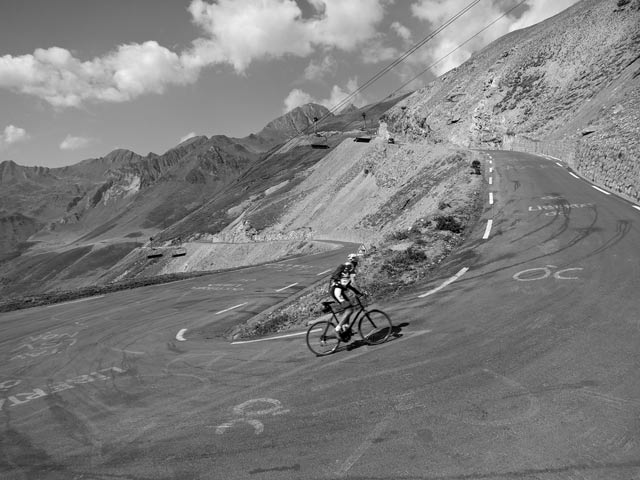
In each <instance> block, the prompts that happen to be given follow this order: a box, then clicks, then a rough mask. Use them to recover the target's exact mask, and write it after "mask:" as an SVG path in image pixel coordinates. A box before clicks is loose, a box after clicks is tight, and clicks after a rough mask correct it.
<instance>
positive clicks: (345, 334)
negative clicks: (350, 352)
mask: <svg viewBox="0 0 640 480" xmlns="http://www.w3.org/2000/svg"><path fill="white" fill-rule="evenodd" d="M351 335H352V333H351V329H350V328H347V329H346V330H343V331H342V332H340V333H338V338H340V340H341V341H342V342H348V341H349V340H351Z"/></svg>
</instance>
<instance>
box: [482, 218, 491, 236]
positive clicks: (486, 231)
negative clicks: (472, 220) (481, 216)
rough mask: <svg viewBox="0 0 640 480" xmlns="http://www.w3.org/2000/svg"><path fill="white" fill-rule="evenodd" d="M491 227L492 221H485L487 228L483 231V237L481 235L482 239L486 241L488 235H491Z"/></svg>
mask: <svg viewBox="0 0 640 480" xmlns="http://www.w3.org/2000/svg"><path fill="white" fill-rule="evenodd" d="M492 226H493V220H488V221H487V228H486V229H485V231H484V235H482V239H483V240H486V239H487V238H489V233H491V227H492Z"/></svg>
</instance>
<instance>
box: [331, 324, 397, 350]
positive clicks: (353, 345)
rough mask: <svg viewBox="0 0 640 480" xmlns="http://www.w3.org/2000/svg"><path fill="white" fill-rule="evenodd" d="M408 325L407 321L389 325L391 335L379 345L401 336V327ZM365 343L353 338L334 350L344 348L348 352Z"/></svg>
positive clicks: (365, 343) (365, 344) (364, 345)
mask: <svg viewBox="0 0 640 480" xmlns="http://www.w3.org/2000/svg"><path fill="white" fill-rule="evenodd" d="M408 325H409V323H408V322H404V323H401V324H399V325H394V326H393V327H391V335H390V336H389V338H388V339H387V341H386V342H384V343H381V344H380V345H384V344H385V343H389V342H393V341H394V340H396V339H398V338H400V337H402V328H403V327H406V326H408ZM367 345H369V344H368V343H367V342H365V341H364V340H355V341H353V342H351V343H348V344H347V345H345V346H344V347H343V348H339V349H337V350H336V352H340V351H344V350H346V351H347V352H349V351H351V350H355V349H356V348H360V347H366V346H367ZM373 346H377V345H373Z"/></svg>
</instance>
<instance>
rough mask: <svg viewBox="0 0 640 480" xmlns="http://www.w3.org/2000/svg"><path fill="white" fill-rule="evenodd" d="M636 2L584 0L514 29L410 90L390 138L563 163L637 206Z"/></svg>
mask: <svg viewBox="0 0 640 480" xmlns="http://www.w3.org/2000/svg"><path fill="white" fill-rule="evenodd" d="M639 111H640V0H582V1H581V2H579V3H577V4H575V5H574V6H572V7H570V8H569V9H567V10H565V11H564V12H561V13H560V14H558V15H556V16H555V17H552V18H550V19H548V20H546V21H544V22H542V23H540V24H538V25H534V26H532V27H529V28H527V29H523V30H519V31H515V32H512V33H510V34H508V35H506V36H504V37H502V38H500V39H498V40H497V41H495V42H493V43H492V44H490V45H489V46H487V47H486V48H485V49H483V50H482V51H480V52H478V53H477V54H475V55H474V56H473V57H472V58H471V59H470V60H469V61H467V62H465V63H464V64H463V65H461V66H460V67H458V68H456V69H454V70H451V71H450V72H448V73H446V74H445V75H443V76H441V77H440V78H438V79H436V80H435V81H434V82H432V83H431V84H430V85H428V86H427V87H425V88H423V89H421V90H419V91H416V92H415V93H414V94H413V95H411V96H410V97H408V98H407V99H406V100H405V101H403V102H401V103H399V104H398V105H397V106H396V107H395V108H393V109H391V110H390V111H389V112H388V114H387V115H386V118H387V120H388V122H389V128H390V129H391V130H392V131H394V132H395V134H396V135H404V136H406V137H408V138H427V139H429V140H431V141H433V142H436V143H438V142H451V143H454V144H458V145H463V146H469V147H477V148H506V149H509V148H513V149H519V150H524V151H531V152H537V153H546V154H549V155H553V156H556V157H558V158H561V159H562V160H564V161H566V162H567V163H568V164H569V165H571V166H572V167H573V168H574V169H575V170H577V171H578V172H580V173H581V174H582V175H584V176H585V177H587V178H589V179H591V180H594V181H596V182H598V183H600V184H601V185H603V186H606V187H608V188H610V189H611V190H613V191H615V192H617V193H620V194H623V195H626V196H628V197H629V198H631V199H634V200H638V199H640V193H639V191H638V185H640V175H639V170H638V161H637V159H638V157H639V156H640V140H639V139H640V136H639V135H638V133H639V131H638V128H639V127H638V125H639V122H638V112H639Z"/></svg>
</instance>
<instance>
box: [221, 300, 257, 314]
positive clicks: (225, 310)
mask: <svg viewBox="0 0 640 480" xmlns="http://www.w3.org/2000/svg"><path fill="white" fill-rule="evenodd" d="M247 303H249V302H244V303H241V304H240V305H235V306H233V307H229V308H225V309H224V310H220V311H219V312H216V313H214V315H220V314H221V313H224V312H228V311H229V310H233V309H234V308H238V307H242V306H243V305H246V304H247Z"/></svg>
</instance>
